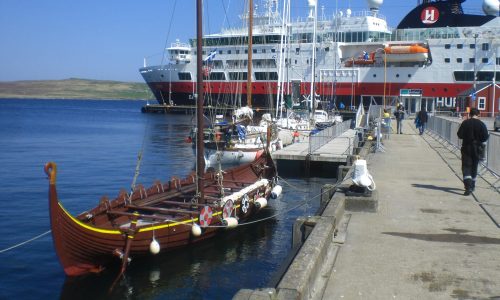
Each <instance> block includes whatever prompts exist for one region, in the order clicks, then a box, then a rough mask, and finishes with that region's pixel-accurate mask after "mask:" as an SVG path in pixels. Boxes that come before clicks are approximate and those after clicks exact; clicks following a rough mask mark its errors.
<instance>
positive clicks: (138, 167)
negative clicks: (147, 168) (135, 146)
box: [128, 116, 149, 203]
mask: <svg viewBox="0 0 500 300" xmlns="http://www.w3.org/2000/svg"><path fill="white" fill-rule="evenodd" d="M148 127H149V118H147V116H146V125H145V126H144V134H143V135H142V145H141V149H140V150H139V154H137V164H136V165H135V171H134V178H133V179H132V184H131V185H130V195H129V197H128V202H129V203H131V199H132V195H133V194H134V189H135V184H136V182H137V178H138V177H139V174H140V169H141V163H142V155H143V153H144V146H145V145H146V133H147V131H148Z"/></svg>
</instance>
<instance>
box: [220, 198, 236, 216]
mask: <svg viewBox="0 0 500 300" xmlns="http://www.w3.org/2000/svg"><path fill="white" fill-rule="evenodd" d="M233 208H234V203H233V200H231V199H229V200H227V201H226V204H224V209H223V210H222V218H223V219H227V218H229V217H230V216H231V215H232V213H233Z"/></svg>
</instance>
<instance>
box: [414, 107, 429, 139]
mask: <svg viewBox="0 0 500 300" xmlns="http://www.w3.org/2000/svg"><path fill="white" fill-rule="evenodd" d="M428 120H429V115H428V114H427V111H426V110H425V106H422V109H421V110H420V111H419V112H418V113H417V117H416V118H415V123H416V124H417V125H418V126H417V127H418V132H419V133H420V135H422V134H424V131H425V125H426V124H427V121H428Z"/></svg>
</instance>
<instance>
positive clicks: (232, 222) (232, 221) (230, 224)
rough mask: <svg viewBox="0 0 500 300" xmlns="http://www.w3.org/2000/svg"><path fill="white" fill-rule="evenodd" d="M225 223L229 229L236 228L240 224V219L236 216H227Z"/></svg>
mask: <svg viewBox="0 0 500 300" xmlns="http://www.w3.org/2000/svg"><path fill="white" fill-rule="evenodd" d="M222 222H223V224H224V225H225V226H227V228H228V229H230V228H235V227H236V226H238V220H237V219H236V218H232V217H231V218H225V219H223V220H222Z"/></svg>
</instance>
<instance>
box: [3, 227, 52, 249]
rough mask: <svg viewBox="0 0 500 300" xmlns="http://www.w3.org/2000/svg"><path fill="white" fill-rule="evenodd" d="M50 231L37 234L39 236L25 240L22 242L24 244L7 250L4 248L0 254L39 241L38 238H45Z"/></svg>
mask: <svg viewBox="0 0 500 300" xmlns="http://www.w3.org/2000/svg"><path fill="white" fill-rule="evenodd" d="M51 231H52V230H49V231H46V232H44V233H42V234H39V235H37V236H35V237H33V238H31V239H29V240H26V241H24V242H21V243H19V244H16V245H14V246H11V247H9V248H5V249H3V250H0V253H4V252H7V251H9V250H12V249H15V248H17V247H21V246H22V245H24V244H27V243H30V242H33V241H35V240H37V239H39V238H41V237H43V236H45V235H47V234H49V233H50V232H51Z"/></svg>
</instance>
